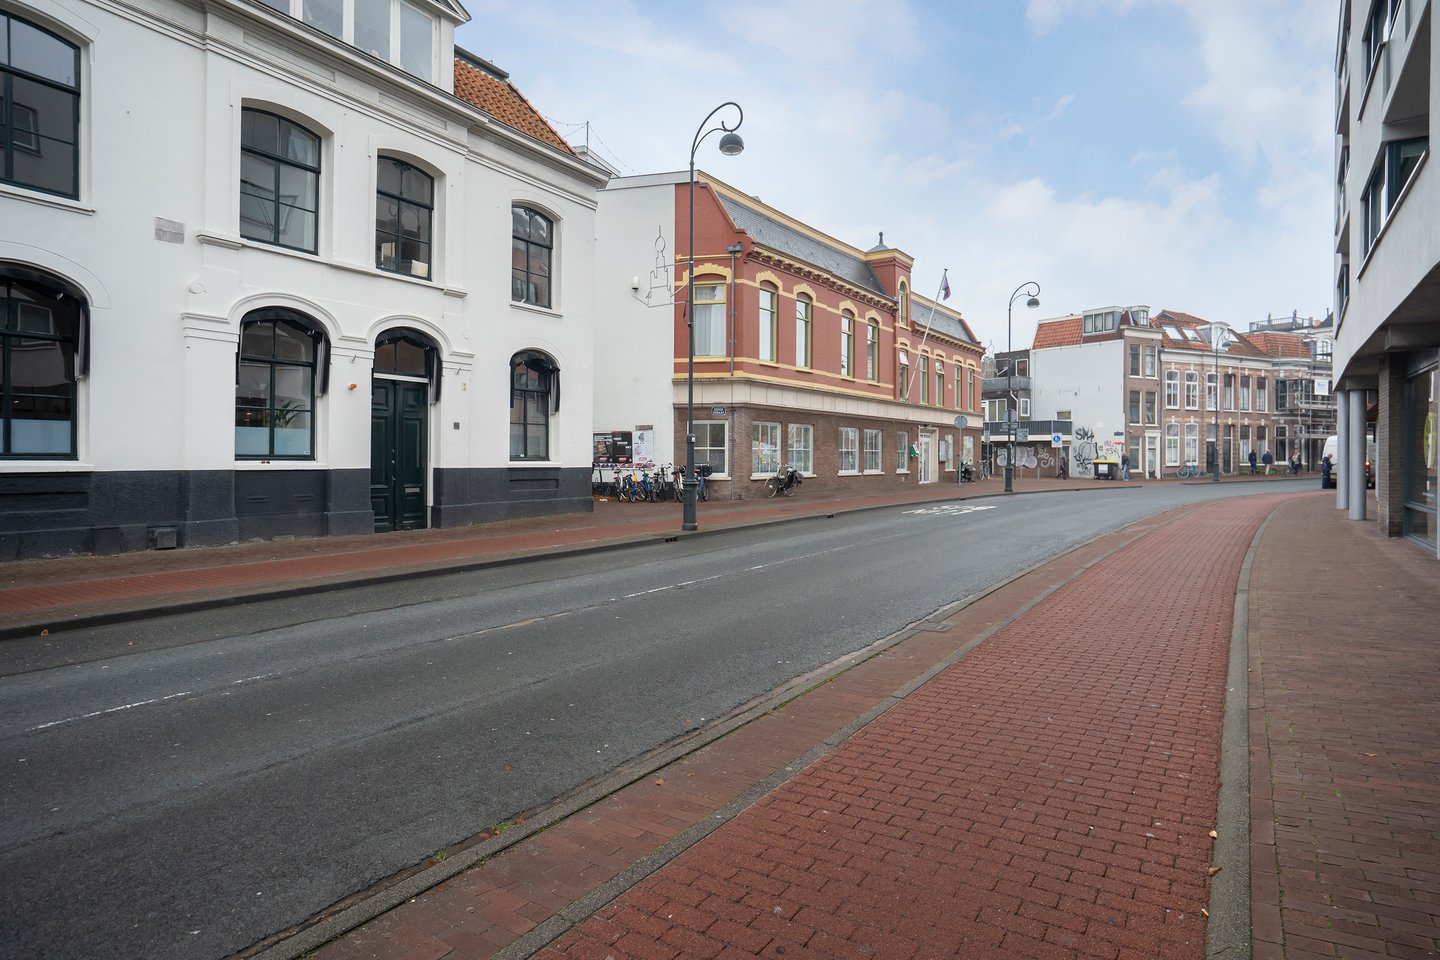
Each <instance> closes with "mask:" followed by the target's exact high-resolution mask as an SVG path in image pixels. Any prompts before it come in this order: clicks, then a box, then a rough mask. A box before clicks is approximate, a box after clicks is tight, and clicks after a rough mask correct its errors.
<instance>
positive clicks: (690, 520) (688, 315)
mask: <svg viewBox="0 0 1440 960" xmlns="http://www.w3.org/2000/svg"><path fill="white" fill-rule="evenodd" d="M726 107H734V108H735V112H736V113H738V114H739V115H740V118H739V119H738V120H736V121H735V124H734V126H730V125H728V124H726V123H725V121H723V120H722V121H720V125H719V126H718V127H711V128H710V129H709V130H706V129H705V124H707V123H709V122H710V120H711V118H712V117H714V116H715V114H717V113H719V112H720V111H721V110H724V109H725V108H726ZM744 122H745V111H744V110H741V109H740V104H738V103H736V102H735V101H733V100H727V101H726V102H725V103H722V104H720V106H718V107H716V108H715V109H714V110H711V111H710V113H709V115H708V116H706V117H705V119H704V120H702V121H700V127H699V129H698V130H696V131H695V139H694V140H693V141H691V143H690V265H689V276H688V278H687V279H688V286H689V290H688V292H687V294H686V297H685V326H686V327H688V328H689V333H690V350H689V362H688V365H687V366H686V369H685V385H686V395H685V491H684V495H685V509H684V511H683V513H682V514H681V519H680V529H681V530H698V529H699V528H700V525H699V524H698V523H697V522H696V519H695V495H696V493H697V492H699V485H698V483H697V482H696V477H695V151H697V150H699V149H700V142H701V141H702V140H704V139H705V138H706V137H708V136H710V134H712V133H720V134H723V136H721V138H720V152H721V153H723V154H725V156H727V157H733V156H735V155H736V154H737V153H739V152H740V151H742V150H744V149H745V141H744V140H742V139H740V134H738V133H736V132H735V131H736V130H738V129H740V124H742V123H744Z"/></svg>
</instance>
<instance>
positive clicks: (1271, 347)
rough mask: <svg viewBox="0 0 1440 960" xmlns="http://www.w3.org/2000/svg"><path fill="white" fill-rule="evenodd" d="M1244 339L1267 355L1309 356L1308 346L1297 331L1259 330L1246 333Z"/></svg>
mask: <svg viewBox="0 0 1440 960" xmlns="http://www.w3.org/2000/svg"><path fill="white" fill-rule="evenodd" d="M1245 339H1246V340H1249V341H1250V343H1251V344H1252V345H1253V346H1254V347H1255V349H1257V350H1259V351H1260V352H1261V353H1263V354H1265V355H1266V356H1267V357H1309V356H1310V347H1309V346H1308V345H1307V344H1306V343H1305V338H1304V337H1302V336H1300V334H1298V333H1280V332H1276V331H1261V332H1259V333H1247V334H1245Z"/></svg>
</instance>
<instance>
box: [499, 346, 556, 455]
mask: <svg viewBox="0 0 1440 960" xmlns="http://www.w3.org/2000/svg"><path fill="white" fill-rule="evenodd" d="M559 412H560V367H559V366H557V365H556V363H555V361H554V360H553V359H551V358H550V357H548V356H546V355H545V354H543V353H540V352H539V351H536V350H527V351H524V352H522V353H517V354H515V356H513V357H511V358H510V459H511V460H548V459H550V417H551V415H552V414H556V413H559Z"/></svg>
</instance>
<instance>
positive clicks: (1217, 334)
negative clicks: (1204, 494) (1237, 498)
mask: <svg viewBox="0 0 1440 960" xmlns="http://www.w3.org/2000/svg"><path fill="white" fill-rule="evenodd" d="M1227 339H1229V337H1228V336H1227V334H1226V332H1225V330H1224V328H1222V327H1218V326H1215V325H1214V324H1211V326H1210V352H1211V354H1213V356H1214V358H1215V374H1214V376H1215V440H1214V441H1213V442H1214V444H1215V446H1214V448H1213V451H1214V452H1213V453H1212V454H1211V457H1210V480H1211V481H1212V482H1213V483H1219V482H1220V348H1221V347H1222V346H1224V345H1225V341H1226V340H1227Z"/></svg>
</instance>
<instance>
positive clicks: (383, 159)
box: [375, 154, 435, 280]
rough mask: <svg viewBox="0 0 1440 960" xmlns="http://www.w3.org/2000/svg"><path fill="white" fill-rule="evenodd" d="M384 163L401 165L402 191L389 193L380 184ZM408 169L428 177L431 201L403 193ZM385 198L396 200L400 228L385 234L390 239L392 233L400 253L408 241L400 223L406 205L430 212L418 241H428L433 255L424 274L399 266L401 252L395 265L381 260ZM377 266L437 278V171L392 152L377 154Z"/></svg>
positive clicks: (408, 275) (396, 215) (414, 275)
mask: <svg viewBox="0 0 1440 960" xmlns="http://www.w3.org/2000/svg"><path fill="white" fill-rule="evenodd" d="M382 163H390V164H394V165H395V166H396V167H397V168H398V169H397V173H398V175H399V177H400V183H401V188H400V189H401V193H400V194H393V193H390V192H388V191H387V190H385V189H384V188H382V187H381V185H380V164H382ZM409 171H413V172H415V173H418V174H419V175H420V176H422V177H424V178H425V181H426V183H427V184H428V185H429V188H430V201H429V203H422V202H420V201H418V200H414V199H411V198H408V197H405V196H403V193H404V181H405V174H406V172H409ZM382 199H383V200H390V201H394V203H395V224H396V230H397V232H396V233H394V234H390V233H385V234H384V235H383V236H384V237H385V238H387V239H390V238H392V237H393V240H394V243H395V249H396V251H397V254H398V252H399V251H400V250H402V249H403V247H404V241H405V239H406V237H405V233H404V230H403V228H402V227H401V223H402V222H403V219H404V216H405V208H406V207H414V208H415V209H418V210H424V211H425V213H426V214H427V217H426V222H427V225H426V231H425V238H424V239H423V240H421V241H419V242H421V243H423V244H424V245H425V249H426V251H427V252H428V254H429V257H430V259H429V260H428V261H426V263H425V272H424V273H423V274H419V273H415V272H414V270H413V268H412V269H411V270H410V271H409V272H407V271H405V270H402V269H400V266H399V265H400V263H402V262H403V261H402V260H401V259H400V257H399V256H398V255H397V256H396V257H395V264H396V265H395V266H394V267H387V266H385V265H384V264H383V263H382V262H381V259H380V249H381V236H382V234H381V231H380V203H381V201H382ZM412 239H414V238H412ZM410 263H412V264H413V263H415V261H413V260H412V261H410ZM375 269H377V270H383V271H385V272H386V273H394V274H398V275H399V276H402V277H413V278H416V279H420V280H434V279H435V176H434V174H432V173H430V172H429V171H428V170H425V169H424V168H422V167H419V166H416V165H415V164H413V163H410V162H409V161H408V160H402V159H401V158H399V157H392V156H388V155H386V154H381V155H380V156H379V157H377V158H376V161H375Z"/></svg>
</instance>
